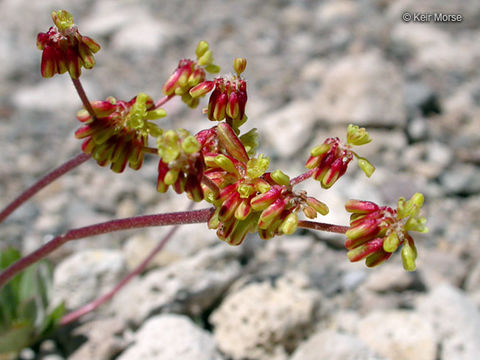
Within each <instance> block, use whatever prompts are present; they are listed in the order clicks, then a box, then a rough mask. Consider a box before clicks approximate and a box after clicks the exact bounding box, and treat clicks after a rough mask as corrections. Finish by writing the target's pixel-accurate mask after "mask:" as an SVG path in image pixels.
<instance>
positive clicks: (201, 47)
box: [195, 40, 209, 58]
mask: <svg viewBox="0 0 480 360" xmlns="http://www.w3.org/2000/svg"><path fill="white" fill-rule="evenodd" d="M208 48H209V45H208V43H207V42H206V41H204V40H201V41H200V42H199V43H198V45H197V48H196V49H195V55H197V58H200V57H201V56H202V55H203V54H205V53H206V52H207V50H208Z"/></svg>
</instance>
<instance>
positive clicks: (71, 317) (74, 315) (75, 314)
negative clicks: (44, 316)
mask: <svg viewBox="0 0 480 360" xmlns="http://www.w3.org/2000/svg"><path fill="white" fill-rule="evenodd" d="M178 228H179V225H175V226H174V227H173V228H171V229H170V231H169V232H168V233H167V234H166V235H165V236H164V237H163V238H162V240H160V242H159V243H158V245H157V246H156V247H155V248H154V249H153V250H152V251H151V252H150V254H149V255H148V256H147V257H146V258H145V259H143V261H142V262H141V263H140V264H139V265H138V266H137V267H136V268H135V269H133V270H132V271H131V272H130V273H129V274H127V276H125V277H124V278H123V279H122V280H121V281H120V282H119V283H118V284H117V285H115V287H114V288H113V289H112V290H110V291H109V292H108V293H106V294H105V295H102V296H100V297H99V298H97V299H95V300H93V301H91V302H89V303H88V304H85V305H83V306H82V307H81V308H79V309H77V310H75V311H72V312H71V313H69V314H67V315H65V316H64V317H63V318H62V320H60V325H67V324H69V323H71V322H73V321H75V320H77V319H78V318H80V317H82V316H83V315H85V314H88V313H89V312H91V311H93V310H95V309H96V308H98V307H99V306H100V305H102V304H104V303H106V302H107V301H109V300H110V299H111V298H113V297H114V296H115V295H116V294H117V293H118V292H119V291H120V290H121V289H122V288H123V287H124V286H125V285H127V284H128V283H129V282H130V280H132V279H133V278H134V277H135V276H137V275H138V274H140V273H141V272H142V271H143V270H145V268H146V267H147V265H148V264H149V263H150V261H152V260H153V258H154V257H155V256H156V255H157V254H158V253H159V252H160V250H162V249H163V248H164V247H165V245H166V244H167V243H168V241H169V240H170V239H171V238H172V236H173V234H175V232H176V231H177V230H178Z"/></svg>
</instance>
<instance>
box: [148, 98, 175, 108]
mask: <svg viewBox="0 0 480 360" xmlns="http://www.w3.org/2000/svg"><path fill="white" fill-rule="evenodd" d="M174 96H175V94H172V95H168V96H164V97H163V98H161V99H160V100H158V101H157V102H156V103H155V107H154V108H153V109H158V108H159V107H160V106H163V105H165V104H166V103H167V102H168V101H169V100H170V99H171V98H173V97H174Z"/></svg>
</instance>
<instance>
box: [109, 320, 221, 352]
mask: <svg viewBox="0 0 480 360" xmlns="http://www.w3.org/2000/svg"><path fill="white" fill-rule="evenodd" d="M134 338H135V342H134V344H133V345H132V346H130V347H129V348H128V349H127V350H126V351H125V352H123V353H122V354H121V355H120V356H119V357H118V358H117V359H118V360H137V359H145V360H159V359H161V360H178V359H182V360H220V359H221V356H220V355H219V353H218V352H217V350H216V349H215V342H214V341H213V338H212V336H211V335H210V334H209V333H207V332H206V331H204V330H202V329H200V328H198V327H197V326H196V325H195V324H194V323H193V322H192V321H191V320H190V319H189V318H188V317H186V316H181V315H174V314H164V315H158V316H155V317H152V318H150V319H148V320H147V321H146V322H145V323H144V324H143V325H142V327H141V328H140V329H139V330H138V331H137V332H136V333H135V336H134Z"/></svg>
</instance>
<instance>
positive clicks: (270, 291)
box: [210, 274, 318, 360]
mask: <svg viewBox="0 0 480 360" xmlns="http://www.w3.org/2000/svg"><path fill="white" fill-rule="evenodd" d="M299 275H300V274H296V275H295V274H294V275H293V276H294V277H295V276H299ZM300 283H301V281H300ZM317 299H318V294H317V293H316V292H315V291H312V290H308V289H305V288H301V287H299V286H298V284H295V281H294V282H292V280H290V279H289V278H288V277H283V278H280V279H278V280H277V281H276V283H275V286H273V285H272V284H271V283H270V282H261V283H252V284H248V285H246V286H245V287H243V288H241V289H239V290H238V291H236V292H232V293H231V294H229V295H228V296H227V297H226V298H225V300H224V301H223V302H222V304H221V305H220V307H219V308H218V309H216V310H215V312H214V313H213V314H212V316H211V318H210V320H211V322H212V324H213V325H214V327H215V330H214V335H215V339H216V341H217V344H218V347H219V348H220V350H221V351H222V352H224V353H225V354H227V355H228V356H230V357H231V358H233V359H244V358H252V359H259V360H260V359H278V360H281V359H287V351H291V350H293V349H294V348H295V346H296V344H297V343H298V341H299V340H300V339H301V338H302V336H304V335H305V333H308V329H309V328H310V327H311V325H312V322H313V321H314V317H313V313H314V310H315V307H316V305H317ZM233 335H235V336H233Z"/></svg>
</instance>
